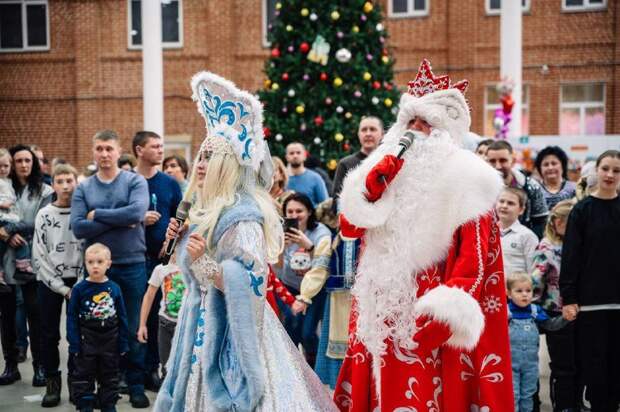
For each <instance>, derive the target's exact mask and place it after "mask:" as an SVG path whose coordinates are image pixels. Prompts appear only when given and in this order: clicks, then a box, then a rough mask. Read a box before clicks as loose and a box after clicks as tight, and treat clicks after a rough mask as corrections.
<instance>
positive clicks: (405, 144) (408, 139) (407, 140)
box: [396, 130, 415, 159]
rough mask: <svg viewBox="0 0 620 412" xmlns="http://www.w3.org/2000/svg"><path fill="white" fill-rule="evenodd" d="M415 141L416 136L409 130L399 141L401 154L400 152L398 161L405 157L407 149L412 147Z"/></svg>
mask: <svg viewBox="0 0 620 412" xmlns="http://www.w3.org/2000/svg"><path fill="white" fill-rule="evenodd" d="M414 140H415V134H414V133H413V132H412V131H411V130H407V131H406V132H405V133H404V134H403V135H402V136H401V138H400V139H399V140H398V145H399V146H400V147H401V149H400V152H398V156H396V158H397V159H400V158H402V157H403V155H404V154H405V152H406V151H407V149H409V148H410V147H411V145H412V144H413V141H414Z"/></svg>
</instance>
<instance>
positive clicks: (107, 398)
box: [71, 318, 120, 408]
mask: <svg viewBox="0 0 620 412" xmlns="http://www.w3.org/2000/svg"><path fill="white" fill-rule="evenodd" d="M80 334H81V337H82V338H81V342H80V353H79V354H76V355H73V363H74V371H73V379H72V383H71V384H72V386H73V397H74V399H75V401H76V406H77V407H78V408H84V407H92V406H93V402H94V400H95V380H96V381H97V386H98V388H97V393H98V395H99V402H100V405H101V407H109V406H113V405H115V404H116V400H117V398H118V373H119V367H118V364H119V358H120V354H119V347H118V320H117V319H116V318H115V319H111V320H106V321H97V320H88V321H80Z"/></svg>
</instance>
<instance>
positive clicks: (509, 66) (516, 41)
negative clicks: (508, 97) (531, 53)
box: [500, 0, 523, 138]
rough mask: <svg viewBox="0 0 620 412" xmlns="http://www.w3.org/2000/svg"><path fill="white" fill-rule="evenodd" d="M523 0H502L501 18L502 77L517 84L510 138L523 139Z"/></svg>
mask: <svg viewBox="0 0 620 412" xmlns="http://www.w3.org/2000/svg"><path fill="white" fill-rule="evenodd" d="M521 21H522V18H521V0H502V8H501V16H500V76H501V77H502V78H503V77H508V78H510V79H511V80H512V81H514V83H515V88H514V90H513V91H512V98H513V100H514V102H515V105H514V106H513V108H512V121H511V122H510V124H509V131H508V137H513V138H514V137H516V138H518V137H521V93H522V87H523V83H522V79H521V67H522V65H523V58H522V55H523V51H522V36H521V33H522V26H521Z"/></svg>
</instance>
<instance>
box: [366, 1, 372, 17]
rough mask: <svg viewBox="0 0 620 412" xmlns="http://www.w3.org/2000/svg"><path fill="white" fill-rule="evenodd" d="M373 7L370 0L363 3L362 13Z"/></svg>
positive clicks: (369, 10) (368, 11)
mask: <svg viewBox="0 0 620 412" xmlns="http://www.w3.org/2000/svg"><path fill="white" fill-rule="evenodd" d="M373 8H374V7H373V5H372V3H371V2H369V1H367V2H366V3H364V13H366V14H368V13H370V12H371V11H372V9H373Z"/></svg>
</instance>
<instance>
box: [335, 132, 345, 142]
mask: <svg viewBox="0 0 620 412" xmlns="http://www.w3.org/2000/svg"><path fill="white" fill-rule="evenodd" d="M334 140H336V141H337V142H338V143H340V142H342V141H343V140H344V135H343V134H342V133H340V132H338V133H336V134H335V135H334Z"/></svg>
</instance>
